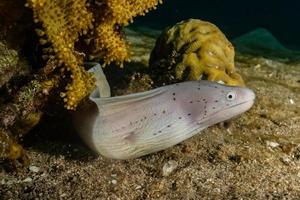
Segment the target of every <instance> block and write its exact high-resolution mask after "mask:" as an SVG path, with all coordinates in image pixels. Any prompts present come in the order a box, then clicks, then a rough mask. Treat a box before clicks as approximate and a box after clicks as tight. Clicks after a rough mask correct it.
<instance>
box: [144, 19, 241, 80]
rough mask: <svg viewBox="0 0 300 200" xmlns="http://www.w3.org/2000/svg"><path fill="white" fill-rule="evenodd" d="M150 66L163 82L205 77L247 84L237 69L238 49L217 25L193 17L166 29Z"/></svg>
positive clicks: (154, 51)
mask: <svg viewBox="0 0 300 200" xmlns="http://www.w3.org/2000/svg"><path fill="white" fill-rule="evenodd" d="M149 64H150V69H152V70H153V71H156V73H158V74H160V75H161V74H165V75H166V76H161V77H160V79H161V80H162V81H164V82H165V81H169V80H172V79H173V81H174V80H175V81H176V80H183V79H185V78H186V79H189V80H198V79H200V78H201V77H202V78H205V79H208V80H211V81H221V82H224V83H225V84H228V85H240V86H243V85H244V81H243V79H242V78H241V76H240V75H239V74H238V73H237V72H236V71H235V68H234V48H233V46H232V44H231V43H230V42H229V41H228V40H227V39H226V37H225V36H224V34H223V33H222V32H221V31H220V30H219V29H218V28H217V27H216V26H215V25H213V24H211V23H209V22H205V21H201V20H196V19H190V20H187V21H183V22H180V23H178V24H176V25H175V26H173V27H171V28H169V29H167V30H165V31H164V32H163V33H162V34H161V36H160V37H159V38H158V40H157V42H156V45H155V48H154V49H153V51H152V52H151V56H150V63H149Z"/></svg>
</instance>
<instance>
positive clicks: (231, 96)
mask: <svg viewBox="0 0 300 200" xmlns="http://www.w3.org/2000/svg"><path fill="white" fill-rule="evenodd" d="M235 98H236V93H235V92H233V91H231V92H228V93H227V95H226V99H227V100H228V101H233V100H235Z"/></svg>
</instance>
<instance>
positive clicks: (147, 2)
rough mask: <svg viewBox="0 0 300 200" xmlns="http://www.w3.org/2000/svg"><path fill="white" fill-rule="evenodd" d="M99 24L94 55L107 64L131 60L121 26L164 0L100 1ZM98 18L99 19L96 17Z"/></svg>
mask: <svg viewBox="0 0 300 200" xmlns="http://www.w3.org/2000/svg"><path fill="white" fill-rule="evenodd" d="M98 3H99V5H100V6H99V10H100V11H103V13H101V12H100V11H99V12H100V14H99V16H98V19H99V25H97V27H96V31H95V33H96V36H94V37H95V40H94V45H95V48H94V49H95V50H94V52H93V54H94V55H93V56H96V57H99V56H100V57H102V58H103V59H104V62H105V63H106V64H109V63H111V62H117V63H119V64H121V63H122V62H123V61H129V58H130V55H129V52H128V49H127V45H126V42H125V41H124V40H123V38H122V35H121V34H120V30H119V29H120V26H126V25H128V24H129V23H130V22H132V21H133V18H134V17H135V16H138V15H145V13H147V12H148V11H149V10H150V9H153V8H156V6H157V5H158V3H162V0H139V1H135V0H106V1H99V2H98ZM96 20H97V19H96Z"/></svg>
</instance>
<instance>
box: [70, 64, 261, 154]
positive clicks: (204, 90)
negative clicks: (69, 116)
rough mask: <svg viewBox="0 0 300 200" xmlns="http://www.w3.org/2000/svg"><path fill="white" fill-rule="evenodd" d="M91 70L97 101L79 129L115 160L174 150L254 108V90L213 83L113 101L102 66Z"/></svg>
mask: <svg viewBox="0 0 300 200" xmlns="http://www.w3.org/2000/svg"><path fill="white" fill-rule="evenodd" d="M92 71H93V72H94V73H95V76H96V79H97V81H96V85H97V88H96V89H95V90H94V91H93V93H92V94H91V95H90V97H89V98H90V100H91V101H92V102H94V103H93V104H91V105H90V106H86V107H85V108H83V109H79V110H78V111H77V112H76V113H75V116H74V125H75V128H76V129H77V131H78V132H79V134H80V136H81V138H82V139H83V140H84V141H85V143H86V144H87V145H88V146H89V147H90V148H92V149H93V150H94V151H95V152H97V153H100V154H101V155H103V156H105V157H108V158H113V159H130V158H137V157H140V156H143V155H146V154H150V153H153V152H157V151H161V150H164V149H166V148H169V147H171V146H174V145H176V144H178V143H180V142H182V141H184V140H186V139H188V138H190V137H192V136H193V135H195V134H197V133H199V132H200V131H201V130H203V129H205V128H207V127H209V126H211V125H214V124H216V123H219V122H222V121H225V120H228V119H230V118H232V117H235V116H237V115H239V114H241V113H243V112H245V111H247V110H248V109H250V108H251V107H252V105H253V103H254V100H255V94H254V92H253V91H252V90H250V89H248V88H244V87H235V86H225V85H221V84H218V83H215V82H210V81H203V80H201V81H188V82H182V83H177V84H172V85H167V86H163V87H159V88H156V89H153V90H150V91H147V92H141V93H135V94H130V95H124V96H116V97H110V88H109V85H108V83H107V81H106V78H105V75H104V74H103V71H102V69H101V67H100V65H99V64H97V65H96V66H95V67H94V68H93V69H92Z"/></svg>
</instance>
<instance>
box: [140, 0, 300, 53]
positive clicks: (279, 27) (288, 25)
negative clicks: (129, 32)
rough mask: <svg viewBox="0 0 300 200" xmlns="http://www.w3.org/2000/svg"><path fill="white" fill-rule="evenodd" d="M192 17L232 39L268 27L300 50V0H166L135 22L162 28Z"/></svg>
mask: <svg viewBox="0 0 300 200" xmlns="http://www.w3.org/2000/svg"><path fill="white" fill-rule="evenodd" d="M189 18H199V19H203V20H206V21H210V22H212V23H214V24H216V25H217V26H218V27H219V28H220V29H221V30H222V31H223V32H224V33H225V35H226V36H227V37H228V38H229V39H232V38H236V37H238V36H240V35H242V34H245V33H247V32H249V31H252V30H254V29H256V28H266V29H268V30H269V31H270V32H271V33H272V34H273V35H274V36H275V37H276V38H277V39H278V40H279V41H280V42H281V43H282V44H284V45H285V46H286V47H288V48H291V49H294V50H300V0H164V3H163V4H162V5H160V6H159V7H158V8H157V10H155V11H151V12H149V13H148V14H147V15H146V16H144V17H140V18H138V19H137V20H135V23H134V25H135V26H149V27H151V28H155V29H163V28H164V27H166V26H170V25H174V24H175V23H177V22H179V21H181V20H184V19H189Z"/></svg>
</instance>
